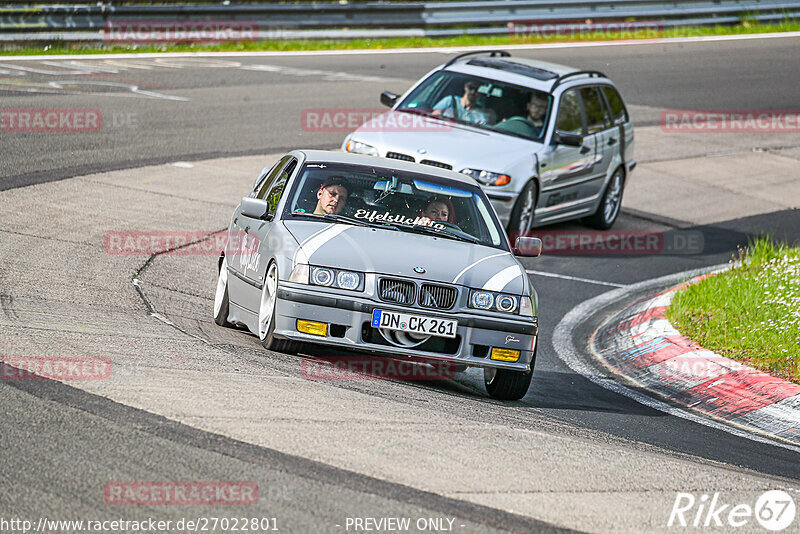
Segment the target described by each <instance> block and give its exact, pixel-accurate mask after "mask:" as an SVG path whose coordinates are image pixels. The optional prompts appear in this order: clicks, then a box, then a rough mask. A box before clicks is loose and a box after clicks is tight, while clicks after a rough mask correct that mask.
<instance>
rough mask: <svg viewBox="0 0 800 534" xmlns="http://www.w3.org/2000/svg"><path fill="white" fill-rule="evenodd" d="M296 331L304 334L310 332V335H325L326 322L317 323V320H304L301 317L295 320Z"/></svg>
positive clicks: (326, 330)
mask: <svg viewBox="0 0 800 534" xmlns="http://www.w3.org/2000/svg"><path fill="white" fill-rule="evenodd" d="M297 331H298V332H302V333H304V334H311V335H312V336H323V337H324V336H327V335H328V323H318V322H317V321H304V320H303V319H298V320H297Z"/></svg>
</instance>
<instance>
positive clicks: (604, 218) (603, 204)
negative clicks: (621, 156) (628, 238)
mask: <svg viewBox="0 0 800 534" xmlns="http://www.w3.org/2000/svg"><path fill="white" fill-rule="evenodd" d="M624 190H625V172H624V171H623V170H622V167H619V168H617V170H616V171H614V174H613V175H611V179H610V180H609V181H608V185H607V186H606V189H605V191H603V198H602V199H600V205H599V206H597V211H596V212H594V214H593V215H591V216H589V217H587V218H586V224H588V225H589V226H591V227H592V228H597V229H598V230H608V229H610V228H611V227H612V226H614V222H616V220H617V217H618V216H619V212H620V211H621V209H622V193H623V191H624ZM610 204H613V205H610Z"/></svg>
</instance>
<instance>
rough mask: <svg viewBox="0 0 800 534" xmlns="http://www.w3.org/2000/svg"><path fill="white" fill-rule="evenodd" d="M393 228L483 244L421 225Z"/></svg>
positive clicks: (467, 237)
mask: <svg viewBox="0 0 800 534" xmlns="http://www.w3.org/2000/svg"><path fill="white" fill-rule="evenodd" d="M392 226H394V227H395V228H397V229H399V230H404V231H407V232H415V233H418V234H427V235H433V236H436V237H450V238H453V239H457V240H459V241H466V242H467V243H475V244H478V245H480V244H481V241H480V239H477V238H474V237H472V236H467V235H461V234H453V233H450V232H447V231H443V230H434V229H433V228H431V227H429V226H421V225H419V224H415V225H414V226H405V225H400V224H393V225H392Z"/></svg>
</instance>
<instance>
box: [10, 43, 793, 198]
mask: <svg viewBox="0 0 800 534" xmlns="http://www.w3.org/2000/svg"><path fill="white" fill-rule="evenodd" d="M797 43H798V39H797V38H780V39H765V40H747V41H731V42H718V43H683V44H646V45H636V46H601V47H596V48H576V49H553V50H535V51H516V52H515V54H518V55H519V56H521V57H530V58H540V59H543V60H547V61H554V62H560V63H565V64H568V65H574V66H576V67H580V68H591V69H599V70H602V71H604V72H605V73H606V74H608V75H609V76H611V77H612V79H613V80H614V81H615V83H617V84H618V86H619V87H620V89H621V91H622V94H623V96H624V97H625V98H626V101H627V102H628V103H629V104H633V105H635V106H641V107H652V108H657V109H661V108H678V109H709V108H710V109H727V108H733V109H794V108H796V106H797V104H798V102H797V91H796V89H795V88H796V87H797V85H798V83H800V74H799V73H800V68H798V66H800V59H798V55H797V53H796V51H797ZM446 57H449V56H448V55H446V54H442V53H421V54H420V53H415V54H380V55H363V56H362V55H339V56H299V57H258V58H221V59H217V60H202V59H199V58H197V59H193V60H190V61H187V60H183V61H178V60H162V61H161V62H160V63H159V62H157V61H154V60H121V61H117V62H116V63H112V64H109V63H107V62H102V61H101V62H86V61H85V60H84V61H82V60H77V61H78V62H79V63H80V64H84V65H85V64H97V63H100V65H101V66H103V67H104V70H103V71H101V72H97V71H96V72H95V73H94V74H89V75H80V74H69V73H68V72H69V70H70V69H71V70H72V71H75V70H77V71H80V67H79V66H76V65H74V64H71V63H70V62H69V61H59V60H53V61H51V62H50V63H54V64H43V63H42V62H10V61H3V59H2V58H0V94H2V95H3V104H2V106H3V108H4V109H7V108H28V107H36V108H65V107H71V108H91V109H96V108H97V109H100V110H101V111H102V113H103V116H104V119H105V121H104V126H103V128H102V130H100V131H99V132H84V133H50V134H47V135H42V134H36V133H10V132H0V153H2V154H3V158H2V159H0V188H8V187H14V186H18V185H24V184H29V183H36V182H41V181H48V180H54V179H59V178H63V177H66V176H76V175H79V174H88V173H91V172H98V171H102V170H110V169H120V168H127V167H131V166H137V165H144V164H151V163H161V162H169V161H174V160H176V159H180V160H197V159H208V158H211V157H217V156H222V155H237V154H238V155H244V154H258V153H263V152H265V151H267V152H279V151H281V150H283V149H291V148H297V147H299V146H304V147H307V148H330V147H336V146H339V144H340V143H341V139H342V138H343V136H344V133H343V132H313V131H304V130H303V129H302V125H301V113H302V111H303V110H304V109H307V108H379V107H380V104H379V103H378V95H379V93H380V91H381V90H384V89H387V90H393V91H396V92H402V91H404V90H405V89H407V88H408V86H409V85H410V84H411V83H412V82H414V81H415V80H417V79H418V78H419V77H420V76H421V75H422V74H424V73H425V72H427V71H428V70H429V69H430V68H433V67H434V66H436V65H437V64H440V63H441V62H442V61H443V60H444V59H445V58H446ZM237 63H241V66H244V67H248V68H261V69H263V68H264V67H263V66H264V65H266V66H268V67H269V69H270V70H245V69H242V68H241V67H240V66H224V65H235V64H237ZM56 65H58V66H56ZM199 65H205V67H204V68H198V66H199ZM20 66H22V67H25V66H27V67H33V68H34V69H36V70H38V71H49V72H60V73H61V74H40V73H35V72H26V71H20V70H15V69H14V68H13V67H20ZM259 66H261V67H259ZM281 68H283V70H280V69H281ZM114 70H117V71H118V72H112V71H114ZM65 71H66V73H65ZM9 73H11V74H9ZM337 73H345V74H346V75H341V74H340V75H337ZM365 77H366V78H365ZM374 78H377V80H374V81H364V80H365V79H366V80H371V79H374ZM51 82H57V83H63V84H64V85H63V89H54V88H53V87H50V86H46V87H43V86H42V84H44V85H47V84H49V83H51ZM65 82H75V83H80V84H81V85H69V84H67V83H65ZM96 84H105V85H96ZM108 84H122V87H121V86H119V85H116V86H109V85H108ZM130 85H136V86H139V87H140V88H141V89H143V90H149V91H155V92H163V93H164V94H166V95H180V96H184V97H188V98H190V99H191V101H190V102H175V101H169V100H164V99H163V98H145V97H123V96H119V95H121V94H130V93H129V89H126V87H125V86H130ZM15 88H16V89H18V90H17V91H14V90H13V89H15ZM27 91H55V92H76V93H81V92H83V93H86V94H76V95H72V96H63V95H58V96H55V95H54V96H49V95H46V94H43V93H41V92H33V93H31V92H27ZM97 93H104V94H105V95H106V96H99V95H98V94H97ZM109 95H117V96H109ZM129 119H130V120H129ZM635 119H636V122H637V125H639V126H644V125H654V124H656V123H657V115H653V114H649V113H639V114H636V115H635ZM115 123H116V126H115V125H114V124H115Z"/></svg>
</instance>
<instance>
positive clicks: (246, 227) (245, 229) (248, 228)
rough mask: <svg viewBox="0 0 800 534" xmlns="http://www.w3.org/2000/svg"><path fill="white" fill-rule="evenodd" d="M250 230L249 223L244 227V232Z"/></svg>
mask: <svg viewBox="0 0 800 534" xmlns="http://www.w3.org/2000/svg"><path fill="white" fill-rule="evenodd" d="M249 231H250V225H249V224H248V225H247V226H245V227H244V233H247V232H249Z"/></svg>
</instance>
